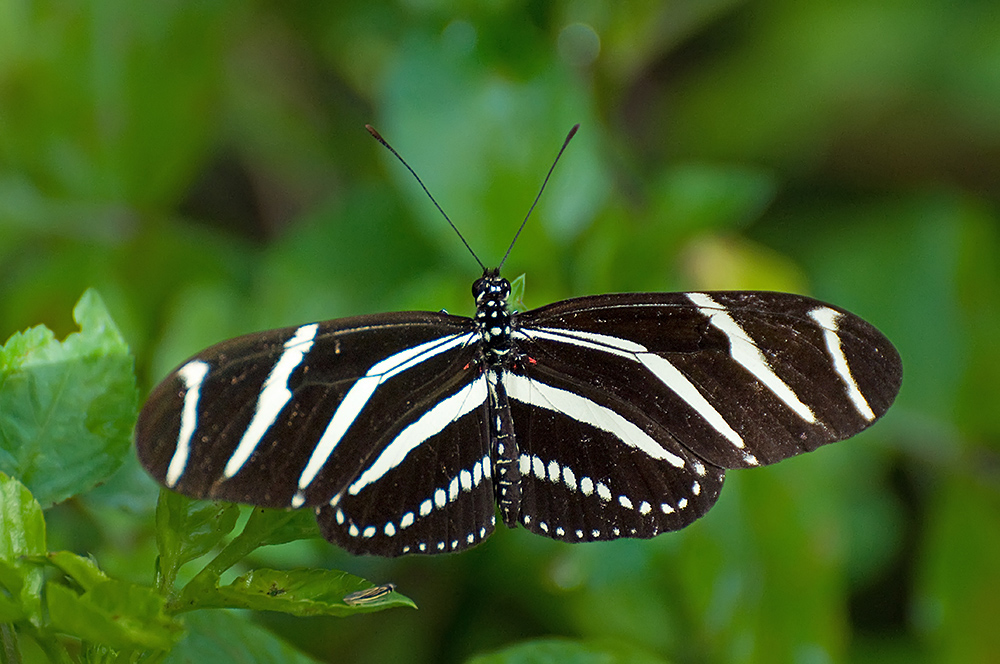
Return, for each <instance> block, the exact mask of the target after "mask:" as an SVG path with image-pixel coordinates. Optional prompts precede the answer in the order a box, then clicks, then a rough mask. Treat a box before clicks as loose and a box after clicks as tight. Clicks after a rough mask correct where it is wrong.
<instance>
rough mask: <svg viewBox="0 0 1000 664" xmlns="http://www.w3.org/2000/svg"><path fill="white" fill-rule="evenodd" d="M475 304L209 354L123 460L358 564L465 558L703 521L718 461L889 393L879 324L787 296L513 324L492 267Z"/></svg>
mask: <svg viewBox="0 0 1000 664" xmlns="http://www.w3.org/2000/svg"><path fill="white" fill-rule="evenodd" d="M371 131H372V133H373V135H375V137H376V138H378V139H379V140H380V141H381V140H382V139H381V137H380V136H378V134H377V133H375V132H374V130H371ZM575 131H576V127H574V128H573V131H571V132H570V134H569V136H568V137H567V139H566V143H568V142H569V140H570V138H571V137H572V135H573V133H574V132H575ZM382 142H383V144H385V143H384V141H382ZM566 143H564V144H563V149H565V147H566ZM387 147H388V146H387ZM389 149H390V150H392V148H389ZM393 153H394V154H395V151H393ZM559 154H560V155H561V154H562V151H560V153H559ZM396 156H397V157H398V155H396ZM557 160H558V157H557ZM401 161H402V160H401ZM403 164H404V165H406V162H405V161H404V162H403ZM554 166H555V163H553V167H554ZM407 168H409V166H407ZM411 172H412V169H411ZM551 172H552V171H551V169H550V171H549V174H551ZM417 180H418V182H419V178H417ZM547 180H548V176H546V181H547ZM421 186H423V183H421ZM543 188H544V184H543ZM425 190H426V188H425ZM428 195H429V194H428ZM431 200H432V201H433V197H432V198H431ZM536 202H537V198H536ZM435 205H437V203H436V202H435ZM533 207H534V206H532V208H533ZM439 209H440V208H439ZM529 215H530V211H529ZM445 217H446V218H447V215H445ZM526 219H527V217H526ZM449 223H450V220H449ZM522 228H523V223H522ZM456 231H457V229H456ZM518 233H520V230H519V231H518ZM515 240H516V236H515ZM463 242H464V238H463ZM511 246H513V243H512V245H511ZM509 252H510V250H509V249H508V254H509ZM505 258H506V257H505ZM477 260H478V259H477ZM502 264H503V261H501V265H502ZM472 292H473V295H474V297H475V301H476V315H475V318H465V317H460V316H453V315H449V314H447V313H443V312H442V313H431V312H398V313H386V314H378V315H369V316H358V317H354V318H343V319H338V320H332V321H327V322H322V323H310V324H308V325H301V326H298V327H291V328H286V329H280V330H271V331H266V332H259V333H256V334H248V335H246V336H241V337H238V338H235V339H230V340H228V341H223V342H222V343H219V344H217V345H215V346H212V347H211V348H208V349H207V350H205V351H202V352H201V353H199V354H197V355H195V356H194V357H192V358H191V359H189V360H187V361H186V362H184V363H183V364H182V365H181V366H180V367H179V368H178V369H176V370H175V371H174V372H173V373H171V374H170V375H169V376H168V377H167V378H166V379H165V380H164V381H163V382H162V383H161V384H160V385H159V386H158V387H157V388H156V389H155V390H154V391H153V392H152V394H151V395H150V397H149V399H148V400H147V402H146V404H145V406H144V407H143V409H142V412H141V414H140V416H139V420H138V424H137V425H136V434H135V438H136V445H137V448H138V455H139V459H140V460H141V462H142V464H143V465H144V466H145V467H146V469H147V470H148V471H149V472H150V473H151V474H152V476H153V477H154V478H156V479H157V480H158V481H159V482H160V483H162V484H163V485H165V486H167V487H169V488H171V489H174V490H176V491H179V492H181V493H184V494H187V495H189V496H193V497H197V498H211V499H217V500H226V501H233V502H242V503H250V504H253V505H258V506H262V507H275V508H301V507H311V508H313V509H315V511H316V514H317V519H318V522H319V525H320V528H321V531H322V533H323V535H324V536H325V537H326V538H327V539H328V540H330V541H331V542H333V543H335V544H337V545H339V546H341V547H343V548H344V549H346V550H348V551H350V552H353V553H359V554H360V553H367V554H375V555H382V556H398V555H402V554H408V553H428V554H430V553H443V552H453V551H460V550H462V549H466V548H469V547H472V546H475V545H476V544H478V543H480V542H482V541H483V540H484V539H485V538H486V537H488V536H489V535H490V534H491V533H492V532H493V530H494V526H495V523H496V514H497V513H499V515H500V518H501V520H502V521H503V522H504V524H506V525H507V526H508V527H515V526H517V525H518V524H520V525H522V526H523V527H525V528H527V529H528V530H530V531H532V532H534V533H537V534H540V535H546V536H548V537H551V538H555V539H559V540H563V541H568V542H585V541H594V540H610V539H616V538H619V537H637V538H649V537H653V536H655V535H657V534H659V533H663V532H666V531H670V530H677V529H679V528H683V527H684V526H686V525H688V524H690V523H691V522H692V521H694V520H695V519H697V518H699V517H700V516H702V515H704V514H705V512H707V511H708V510H709V508H711V507H712V505H713V504H714V503H715V500H716V498H717V497H718V495H719V491H720V490H721V488H722V482H723V479H724V477H725V471H726V469H728V468H747V467H752V466H758V465H764V464H770V463H774V462H776V461H780V460H782V459H785V458H788V457H790V456H794V455H796V454H799V453H801V452H806V451H811V450H814V449H816V448H817V447H820V446H821V445H825V444H827V443H832V442H834V441H838V440H843V439H845V438H848V437H850V436H853V435H854V434H856V433H858V432H859V431H861V430H863V429H865V428H867V427H869V426H871V424H872V423H874V422H875V420H876V419H878V418H879V417H880V416H881V415H882V414H883V413H885V412H886V410H887V409H888V408H889V406H890V405H891V404H892V401H893V399H894V398H895V396H896V393H897V391H898V390H899V386H900V382H901V379H902V366H901V364H900V359H899V355H898V354H897V353H896V350H895V349H894V348H893V346H892V344H891V343H890V342H889V341H888V340H887V339H886V338H885V337H884V336H883V335H882V334H881V333H880V332H878V330H876V329H875V328H874V327H872V326H871V325H870V324H868V323H867V322H865V321H864V320H862V319H860V318H858V317H857V316H854V315H852V314H850V313H848V312H846V311H844V310H843V309H840V308H838V307H835V306H832V305H829V304H825V303H823V302H819V301H817V300H813V299H810V298H807V297H803V296H800V295H791V294H787V293H769V292H749V291H747V292H743V291H733V292H692V293H625V294H615V295H597V296H591V297H581V298H576V299H571V300H565V301H562V302H556V303H554V304H550V305H548V306H544V307H541V308H539V309H534V310H531V311H527V312H512V311H511V310H510V309H509V308H508V302H507V301H508V298H509V296H510V284H509V282H508V281H507V280H506V279H504V278H503V277H501V276H500V271H499V268H496V269H484V271H483V276H482V277H481V278H479V279H478V280H476V282H475V283H474V284H473V287H472Z"/></svg>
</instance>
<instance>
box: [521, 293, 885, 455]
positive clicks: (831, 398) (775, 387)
mask: <svg viewBox="0 0 1000 664" xmlns="http://www.w3.org/2000/svg"><path fill="white" fill-rule="evenodd" d="M515 325H516V327H517V328H518V330H519V332H518V333H516V334H515V336H516V337H517V338H518V339H517V343H518V349H519V351H520V352H521V353H522V354H523V355H524V356H526V357H528V358H530V360H528V361H527V362H524V364H525V365H526V366H528V367H536V366H543V367H544V368H545V369H544V370H545V372H546V373H551V374H555V375H558V376H559V377H560V379H561V380H564V381H567V382H569V383H572V384H573V385H575V386H576V387H575V388H574V389H577V390H579V391H580V392H581V393H582V394H586V395H588V396H589V397H590V398H592V399H593V400H595V401H596V402H597V403H601V404H607V405H609V406H610V407H611V408H613V409H615V410H618V411H619V412H626V411H629V410H632V409H636V408H637V409H639V410H641V412H642V413H643V414H644V415H645V416H646V417H647V418H649V419H650V420H652V422H653V423H655V426H654V424H653V423H645V424H643V426H644V428H646V429H647V430H648V431H649V432H650V433H651V435H654V434H655V435H654V437H658V436H660V437H662V436H666V437H667V439H668V440H672V441H677V442H678V443H680V444H681V445H682V446H684V447H685V448H686V449H687V450H689V451H690V452H691V453H693V454H694V455H696V456H697V457H698V458H701V459H704V460H705V461H707V462H709V463H711V464H715V465H717V466H720V467H723V468H742V467H749V466H756V465H761V464H769V463H774V462H777V461H780V460H781V459H785V458H788V457H790V456H794V455H795V454H799V453H801V452H805V451H810V450H814V449H816V448H817V447H820V446H821V445H825V444H827V443H832V442H835V441H838V440H843V439H845V438H849V437H850V436H853V435H855V434H856V433H858V432H859V431H862V430H863V429H865V428H867V427H868V426H870V425H871V424H873V423H874V422H875V420H877V419H878V418H879V417H880V416H881V415H882V414H883V413H885V411H886V410H888V408H889V406H890V405H891V404H892V401H893V399H894V398H895V396H896V393H897V392H898V391H899V387H900V383H901V380H902V365H901V362H900V359H899V355H898V353H897V352H896V350H895V348H893V346H892V344H891V343H890V342H889V341H888V340H887V339H886V338H885V337H884V336H883V335H882V334H881V333H880V332H879V331H878V330H876V329H875V328H874V327H873V326H871V325H870V324H869V323H867V322H865V321H864V320H862V319H860V318H858V317H857V316H854V315H853V314H850V313H848V312H846V311H844V310H843V309H839V308H837V307H834V306H832V305H829V304H826V303H823V302H819V301H817V300H814V299H811V298H807V297H803V296H799V295H790V294H786V293H770V292H747V291H740V292H714V293H690V294H689V293H635V294H625V295H604V296H594V297H584V298H578V299H573V300H566V301H563V302H559V303H556V304H553V305H550V306H547V307H542V308H540V309H535V310H533V311H529V312H526V313H524V314H520V315H518V316H517V317H516V319H515ZM532 361H534V362H532ZM530 371H540V369H530ZM640 417H641V416H640ZM656 427H658V428H656Z"/></svg>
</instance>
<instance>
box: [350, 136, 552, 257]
mask: <svg viewBox="0 0 1000 664" xmlns="http://www.w3.org/2000/svg"><path fill="white" fill-rule="evenodd" d="M365 129H367V130H368V133H369V134H371V135H372V136H374V137H375V140H376V141H378V142H379V143H381V144H382V145H383V147H385V149H386V150H388V151H389V152H391V153H392V155H393V156H394V157H395V158H396V159H398V160H399V163H401V164H402V165H403V166H406V170H408V171H409V172H410V175H412V176H413V177H414V179H415V180H416V181H417V184H419V185H420V188H421V189H423V190H424V193H425V194H427V198H429V199H431V203H433V204H434V207H436V208H437V209H438V212H440V213H441V216H442V217H444V218H445V221H447V222H448V225H449V226H451V228H452V230H454V231H455V234H456V235H458V239H459V240H461V241H462V244H464V245H465V248H466V249H468V250H469V253H470V254H472V257H473V258H475V259H476V262H477V263H479V267H481V268H483V269H484V270H485V269H486V266H485V265H483V262H482V261H481V260H479V256H477V255H476V252H474V251H473V250H472V247H470V246H469V243H468V241H466V239H465V236H463V235H462V233H461V231H459V230H458V227H457V226H455V223H454V222H453V221H452V220H451V217H449V216H448V214H447V213H446V212H445V211H444V209H443V208H442V207H441V206H440V205H438V202H437V201H436V200H434V197H433V196H432V195H431V192H430V191H429V190H428V189H427V185H425V184H424V181H423V180H421V179H420V176H419V175H417V172H416V171H414V170H413V169H412V168H410V165H409V164H407V163H406V160H405V159H403V158H402V157H401V156H399V153H398V152H396V151H395V150H394V149H393V147H392V146H391V145H389V144H388V143H387V142H386V140H385V139H384V138H382V135H381V134H380V133H378V132H377V131H375V128H374V127H372V126H371V125H367V124H366V125H365ZM532 207H534V206H532Z"/></svg>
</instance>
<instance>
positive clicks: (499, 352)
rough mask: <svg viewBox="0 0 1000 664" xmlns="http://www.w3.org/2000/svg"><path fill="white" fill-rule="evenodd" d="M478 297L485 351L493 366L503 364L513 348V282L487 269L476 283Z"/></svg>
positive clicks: (477, 306)
mask: <svg viewBox="0 0 1000 664" xmlns="http://www.w3.org/2000/svg"><path fill="white" fill-rule="evenodd" d="M472 295H473V296H474V297H475V298H476V318H475V321H476V329H477V330H478V331H479V335H480V337H481V338H482V340H483V354H484V356H485V359H486V363H487V364H488V365H490V366H498V365H500V364H501V363H502V362H503V360H504V358H505V357H506V356H507V354H508V353H509V352H510V350H511V345H510V332H511V329H510V310H509V309H508V308H507V299H508V298H509V297H510V282H509V281H507V280H506V279H504V278H503V277H501V276H500V274H499V271H498V270H495V269H494V270H487V271H486V272H484V273H483V276H482V277H480V278H479V279H476V281H475V283H473V284H472Z"/></svg>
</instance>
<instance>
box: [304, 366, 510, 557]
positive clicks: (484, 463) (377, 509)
mask: <svg viewBox="0 0 1000 664" xmlns="http://www.w3.org/2000/svg"><path fill="white" fill-rule="evenodd" d="M438 396H439V398H438V399H435V400H434V403H435V404H437V405H435V406H434V407H433V408H432V409H431V410H430V411H427V412H426V413H425V414H424V415H423V419H424V420H425V421H426V422H428V423H429V422H431V421H434V420H436V421H437V422H438V423H437V424H435V425H434V426H432V427H430V428H431V429H432V430H434V431H435V433H433V435H431V436H430V437H429V438H427V439H426V440H424V442H422V443H420V444H419V445H417V446H416V447H414V448H413V449H412V450H411V451H409V453H408V454H407V455H406V456H405V463H399V464H397V465H395V466H392V467H388V466H389V464H387V463H383V460H382V459H381V458H375V459H372V461H371V463H370V464H369V467H368V468H366V469H365V470H364V471H363V472H362V473H361V474H360V475H359V477H358V478H357V479H356V480H355V481H354V482H353V483H351V484H349V485H348V486H347V487H345V488H344V490H343V491H341V492H340V493H339V494H338V495H336V496H335V497H334V498H333V500H332V502H331V503H330V504H327V505H324V506H323V507H321V508H320V510H319V515H318V519H319V523H320V529H321V531H322V532H323V536H324V537H326V538H327V539H328V540H330V541H331V542H335V543H336V544H338V545H339V546H341V547H343V548H344V549H346V550H347V551H350V552H352V553H371V554H376V555H382V556H398V555H403V554H406V553H442V552H451V551H460V550H462V549H466V548H469V547H471V546H474V545H476V544H479V543H480V542H481V541H482V540H483V539H485V538H486V537H488V536H489V535H490V534H491V533H492V532H493V530H494V526H495V516H494V515H495V504H494V495H493V483H492V469H493V465H492V460H491V458H490V450H489V437H488V435H487V432H486V421H487V420H486V418H487V417H488V404H487V403H486V401H485V385H484V380H483V378H482V377H481V376H479V377H476V378H475V379H474V380H472V381H471V382H468V383H467V384H465V385H463V386H461V387H460V388H459V389H453V390H449V391H448V394H447V395H444V394H440V395H438ZM435 408H436V409H437V410H436V411H435V410H434V409H435ZM442 425H443V427H442ZM409 426H412V427H413V428H414V429H421V428H423V429H425V430H426V428H427V427H425V426H424V425H422V424H420V423H419V421H418V422H417V423H411V424H410V425H408V427H409ZM412 430H413V429H408V428H403V429H402V431H401V433H399V434H397V437H396V439H397V441H399V440H400V439H403V438H405V437H406V436H407V435H408V434H407V433H405V432H407V431H412ZM422 435H423V434H421V436H422ZM413 442H415V441H414V440H410V441H409V442H407V441H405V440H404V441H402V443H400V442H396V441H394V442H392V443H390V444H389V445H388V446H386V447H385V448H384V451H383V455H385V456H387V457H389V458H391V459H392V460H395V459H397V458H399V457H398V455H397V452H395V451H394V447H398V446H399V445H400V444H402V446H403V447H409V446H410V445H411V444H412V443H413ZM383 468H385V470H384V472H383V470H382V469H383Z"/></svg>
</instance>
